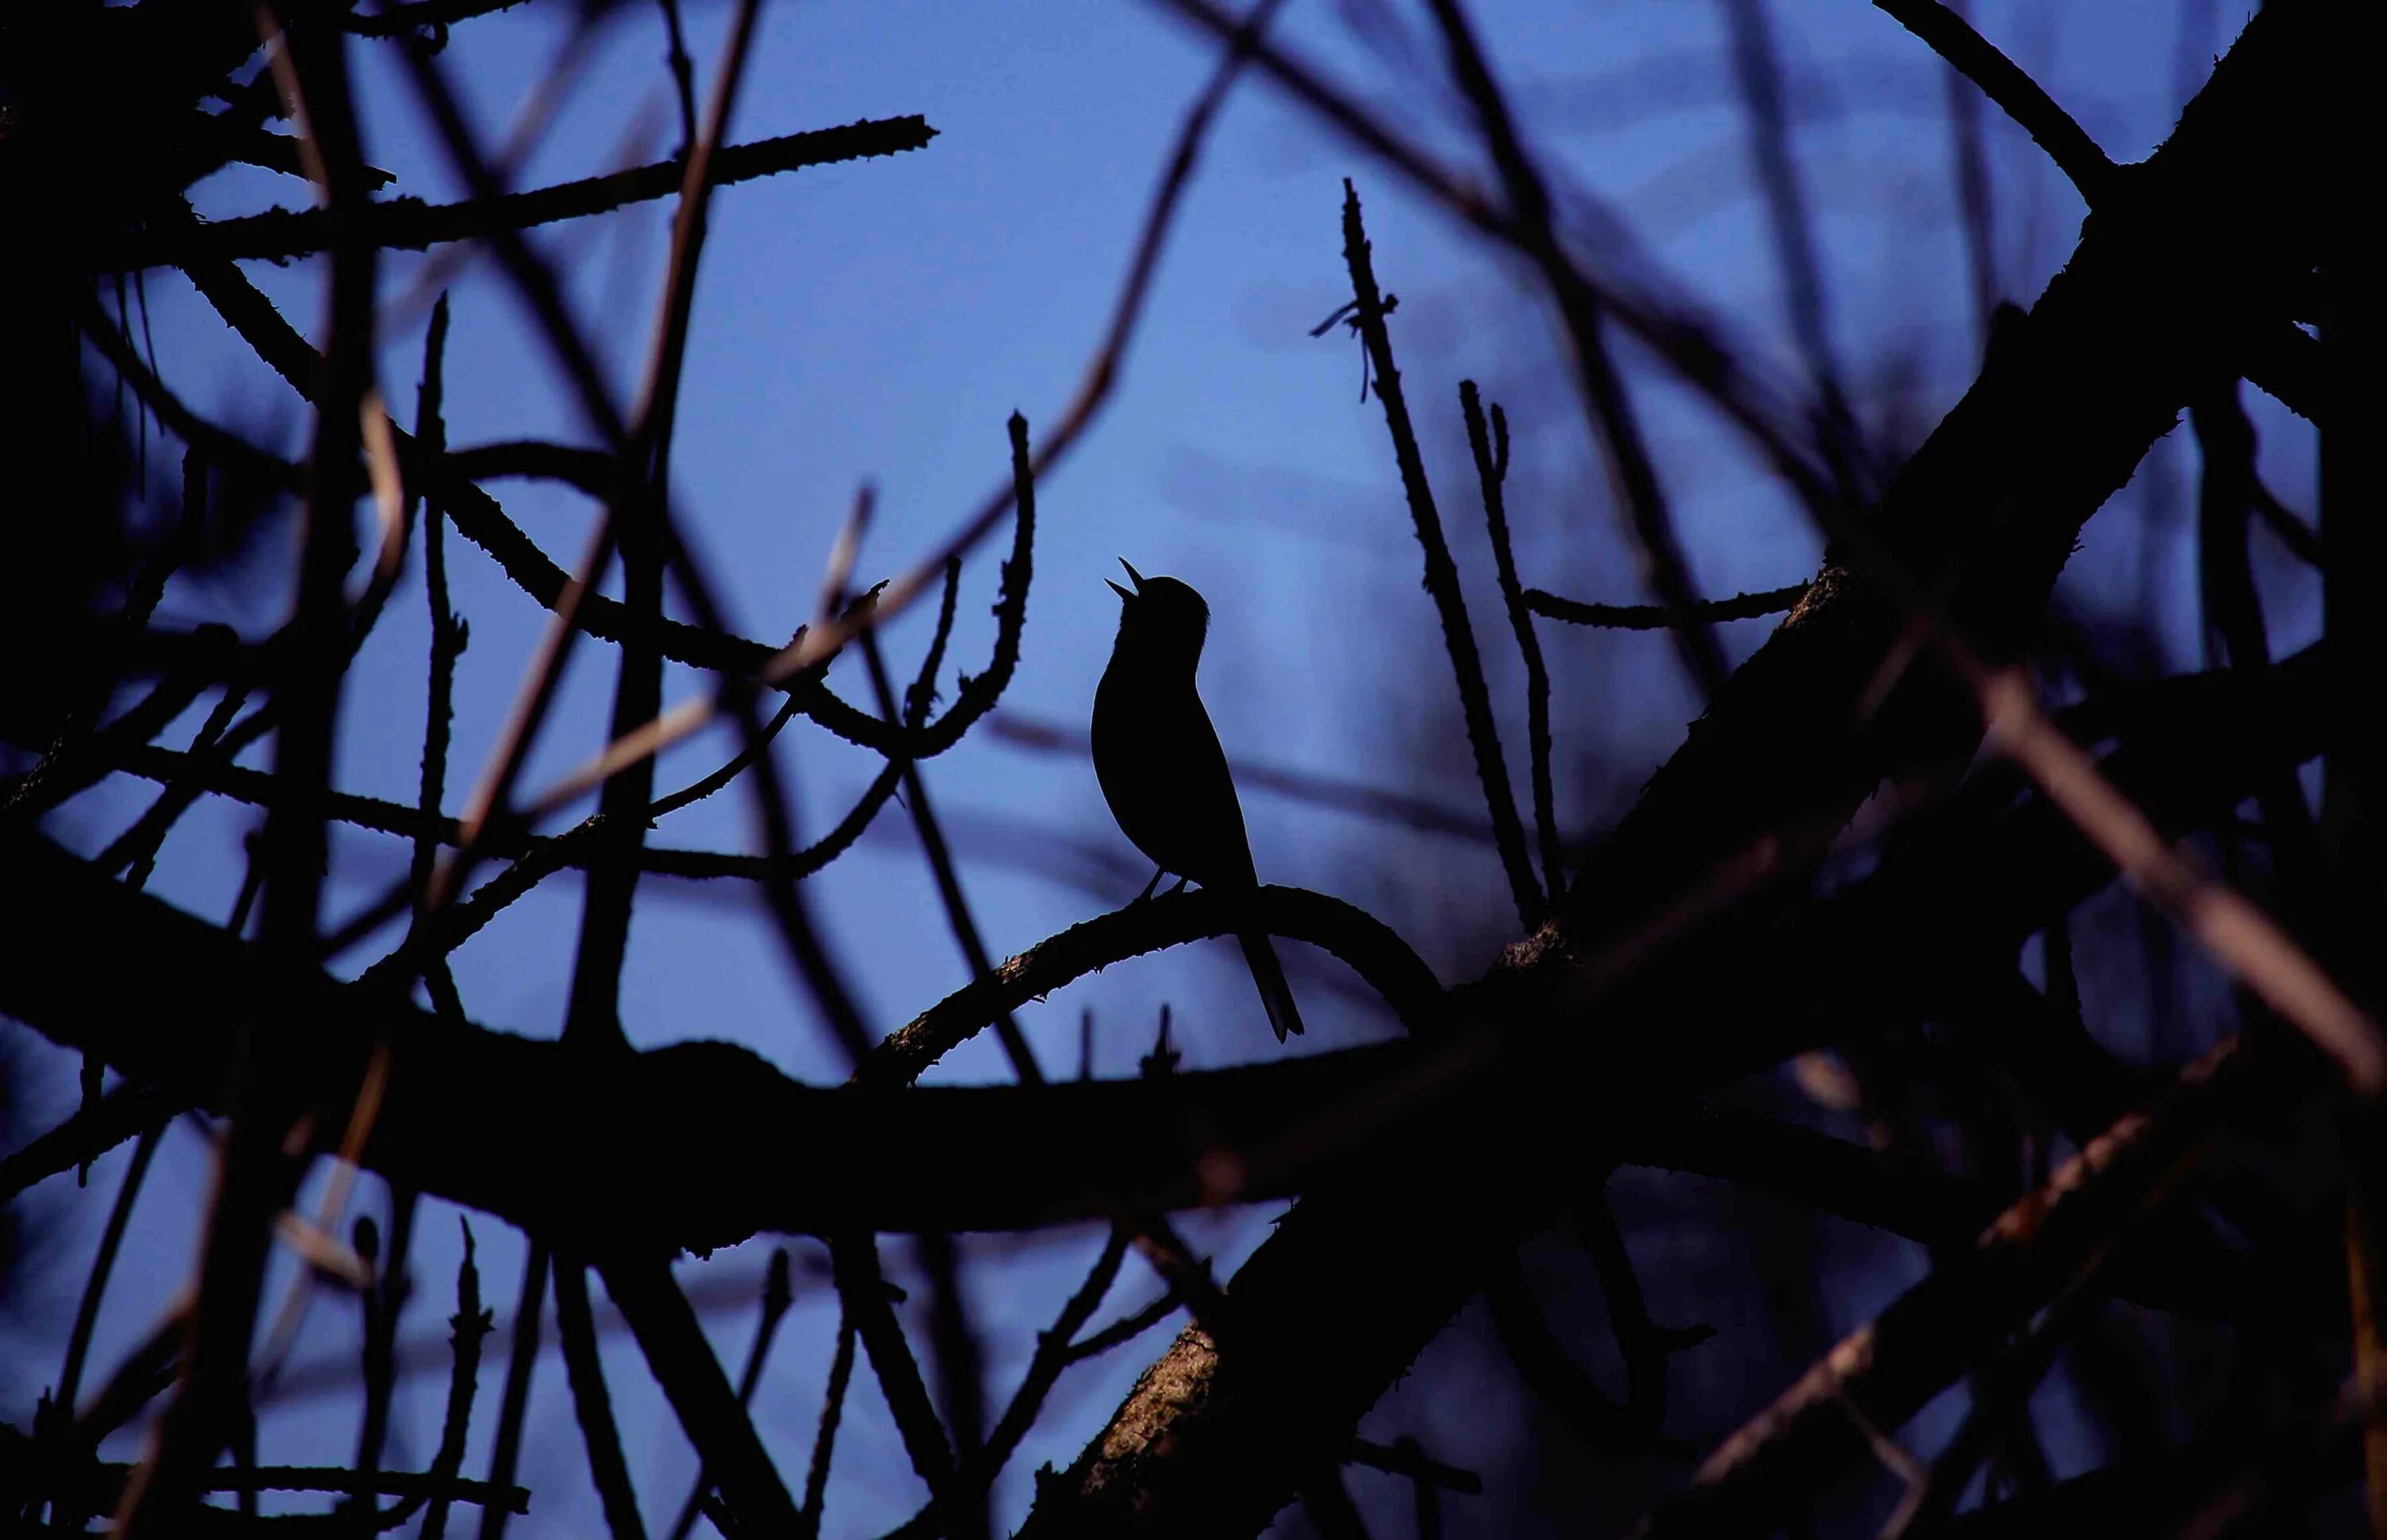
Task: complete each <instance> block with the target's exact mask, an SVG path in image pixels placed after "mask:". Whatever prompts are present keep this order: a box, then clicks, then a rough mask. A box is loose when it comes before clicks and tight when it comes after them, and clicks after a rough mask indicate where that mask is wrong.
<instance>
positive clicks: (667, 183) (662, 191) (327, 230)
mask: <svg viewBox="0 0 2387 1540" xmlns="http://www.w3.org/2000/svg"><path fill="white" fill-rule="evenodd" d="M936 136H937V131H936V130H935V129H932V128H930V127H929V126H928V120H927V119H925V118H921V117H919V116H917V115H916V114H915V115H912V116H909V117H903V118H876V119H865V120H862V121H860V122H854V123H848V124H846V125H844V126H843V127H841V128H831V129H815V130H813V131H812V132H810V133H789V134H784V135H781V136H780V137H778V138H776V139H764V140H759V141H757V142H756V143H754V144H751V145H730V146H728V147H726V148H725V149H722V150H720V151H717V152H716V153H715V154H714V158H713V175H712V181H713V184H714V186H716V187H723V186H727V185H728V184H729V183H734V182H751V181H752V180H753V179H755V178H757V177H765V176H777V174H779V173H780V172H782V171H792V170H801V169H802V168H803V167H806V166H827V165H834V164H836V163H837V162H839V161H841V160H862V159H866V158H872V157H877V156H884V155H901V154H903V152H904V151H906V150H916V149H924V148H926V147H927V146H928V141H929V140H931V139H934V138H935V137H936ZM680 177H681V163H680V161H679V159H678V158H676V157H675V158H672V159H669V160H658V161H656V162H654V163H653V164H651V165H647V166H637V167H633V168H632V169H630V170H626V171H614V172H613V173H612V174H610V175H606V176H592V177H588V178H586V179H584V180H582V181H579V182H566V183H559V184H557V185H555V186H552V187H538V188H534V189H532V190H531V191H529V192H523V193H506V194H501V195H499V196H496V197H489V198H468V199H466V200H465V201H463V202H461V203H425V202H423V200H422V199H420V198H411V197H398V198H390V199H387V200H385V201H383V202H378V203H370V204H367V205H365V207H364V211H363V214H362V217H361V218H360V220H359V221H358V223H359V226H360V233H361V234H362V237H363V238H364V239H365V240H366V241H367V242H369V243H370V244H372V245H373V246H379V247H381V248H382V249H384V250H385V251H423V250H427V249H428V248H430V247H432V246H437V245H439V244H440V243H441V242H443V241H473V240H480V239H483V238H485V237H486V236H488V235H491V234H496V233H497V232H499V231H500V230H527V229H530V228H531V227H532V226H534V225H541V224H551V223H553V222H554V221H558V220H576V219H586V218H587V217H588V216H590V215H592V214H603V213H607V212H610V211H612V210H613V209H616V208H624V207H625V206H626V205H629V204H633V203H645V202H650V201H652V200H653V199H656V198H661V197H669V196H672V195H673V194H675V193H676V192H678V191H679V188H680ZM330 239H331V227H330V225H329V223H328V222H327V221H326V217H325V215H324V213H323V211H322V210H321V209H317V208H308V209H288V208H273V209H269V210H267V211H266V212H264V213H261V214H249V215H245V216H243V217H241V218H239V219H232V220H219V221H215V222H213V223H208V224H198V225H192V226H185V227H183V228H180V229H177V228H175V227H173V226H171V225H169V226H165V227H162V228H160V227H151V228H149V229H146V230H144V231H141V232H138V233H136V234H130V235H126V236H124V237H122V238H120V240H118V241H116V242H114V243H113V244H111V245H107V246H102V247H101V248H100V249H99V250H98V251H97V252H96V253H95V254H94V255H93V258H92V271H95V272H129V271H133V269H136V268H153V267H183V266H185V265H187V264H189V263H191V262H194V261H235V260H237V261H251V260H258V259H263V260H266V261H271V262H287V261H289V260H291V259H293V258H297V257H306V256H309V255H312V254H313V253H315V252H319V251H322V250H323V249H324V248H325V246H327V245H328V244H329V242H330Z"/></svg>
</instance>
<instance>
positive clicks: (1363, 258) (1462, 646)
mask: <svg viewBox="0 0 2387 1540" xmlns="http://www.w3.org/2000/svg"><path fill="white" fill-rule="evenodd" d="M1343 259H1344V260H1345V263H1347V264H1348V265H1349V267H1350V270H1351V292H1352V295H1353V297H1354V298H1355V299H1356V301H1357V302H1358V316H1357V319H1358V323H1359V335H1360V336H1361V338H1363V339H1364V340H1365V341H1366V343H1367V346H1368V356H1369V357H1370V359H1372V360H1374V361H1375V372H1376V399H1377V400H1378V401H1379V402H1381V403H1382V404H1383V409H1384V425H1385V427H1386V428H1387V429H1388V430H1390V432H1391V434H1392V438H1393V454H1394V458H1395V459H1396V460H1397V461H1399V463H1400V471H1401V489H1402V491H1403V492H1405V493H1406V494H1407V495H1408V505H1409V521H1410V524H1412V525H1413V526H1414V528H1415V529H1416V532H1417V537H1418V544H1419V546H1420V547H1421V548H1422V549H1423V550H1424V552H1425V588H1426V592H1427V593H1429V594H1431V595H1432V596H1433V607H1434V612H1435V613H1436V614H1437V615H1438V616H1439V617H1440V618H1441V621H1442V639H1443V645H1444V647H1445V648H1446V650H1448V652H1449V654H1450V667H1451V672H1452V673H1454V674H1455V675H1458V679H1459V708H1460V711H1461V713H1462V714H1464V716H1465V717H1466V719H1467V741H1468V744H1469V746H1470V747H1471V748H1472V749H1473V750H1474V751H1475V775H1476V778H1477V779H1478V780H1479V781H1480V782H1481V783H1482V784H1483V787H1484V805H1485V806H1486V807H1487V808H1488V809H1489V810H1490V812H1491V814H1492V831H1493V839H1494V842H1495V844H1497V846H1498V848H1499V851H1500V865H1501V867H1502V868H1503V870H1505V871H1506V872H1507V873H1508V877H1509V898H1510V900H1511V901H1512V902H1513V903H1515V904H1516V906H1517V914H1518V915H1519V916H1520V917H1521V918H1522V920H1523V921H1524V923H1525V928H1526V929H1528V930H1530V929H1532V928H1534V927H1535V926H1537V925H1539V924H1540V923H1541V922H1542V915H1544V914H1545V913H1546V912H1547V910H1548V907H1549V899H1548V895H1547V893H1545V892H1544V891H1543V890H1542V886H1541V884H1540V882H1538V881H1537V880H1536V879H1535V877H1534V863H1533V858H1532V857H1531V856H1530V855H1528V854H1527V853H1526V851H1525V833H1524V829H1523V827H1522V825H1521V824H1520V823H1519V822H1518V819H1517V797H1516V793H1515V791H1514V790H1512V789H1510V787H1509V767H1508V764H1507V763H1506V761H1505V760H1504V759H1503V758H1502V757H1501V753H1500V730H1499V727H1498V726H1497V724H1496V723H1495V722H1494V721H1493V718H1492V701H1491V697H1490V693H1489V691H1487V690H1486V688H1484V660H1483V657H1482V655H1481V654H1479V653H1478V652H1477V651H1476V650H1475V633H1474V630H1473V629H1472V628H1471V626H1470V625H1468V620H1467V598H1466V596H1465V595H1464V594H1462V593H1461V592H1460V591H1459V568H1458V567H1457V565H1456V564H1454V563H1453V562H1452V561H1451V559H1450V544H1449V542H1448V541H1447V540H1446V539H1445V538H1444V537H1443V533H1442V516H1441V514H1440V513H1438V512H1436V511H1435V510H1434V505H1433V485H1432V484H1431V483H1430V482H1428V481H1427V479H1426V473H1425V460H1424V457H1423V456H1422V455H1421V454H1420V453H1419V451H1418V442H1417V430H1416V429H1415V428H1414V427H1413V426H1412V425H1411V424H1410V422H1409V411H1408V400H1407V398H1406V397H1405V396H1404V395H1403V394H1402V390H1401V372H1400V369H1399V367H1398V366H1397V365H1396V364H1395V363H1394V361H1393V343H1392V337H1391V335H1390V334H1389V333H1388V332H1387V331H1386V330H1385V327H1384V301H1383V294H1382V292H1381V291H1380V290H1379V289H1378V288H1377V286H1376V272H1375V267H1374V264H1373V263H1372V262H1371V261H1370V259H1369V246H1368V232H1367V227H1366V226H1365V225H1364V224H1362V223H1361V222H1360V217H1359V194H1358V190H1357V189H1355V188H1354V187H1353V186H1352V185H1351V181H1350V179H1349V178H1348V177H1345V179H1344V182H1343Z"/></svg>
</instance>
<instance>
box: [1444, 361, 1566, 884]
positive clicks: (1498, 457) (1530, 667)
mask: <svg viewBox="0 0 2387 1540" xmlns="http://www.w3.org/2000/svg"><path fill="white" fill-rule="evenodd" d="M1459 407H1460V409H1461V410H1463V411H1464V412H1465V413H1466V416H1467V443H1468V448H1470V449H1471V450H1472V451H1473V453H1474V456H1475V479H1476V482H1477V484H1478V485H1479V486H1482V487H1483V489H1484V524H1485V525H1486V527H1487V528H1488V529H1489V530H1490V532H1491V536H1492V560H1493V563H1494V566H1495V568H1496V569H1497V572H1498V574H1499V578H1500V598H1501V600H1502V601H1503V602H1504V603H1505V604H1506V605H1507V606H1508V611H1509V630H1510V631H1512V632H1514V633H1515V634H1516V637H1517V654H1518V656H1519V657H1520V658H1522V660H1523V661H1524V664H1525V737H1526V744H1527V748H1526V752H1527V754H1528V755H1529V757H1530V758H1531V760H1532V762H1533V787H1534V827H1535V831H1536V832H1537V833H1538V834H1539V836H1540V838H1541V851H1542V890H1543V891H1544V892H1545V893H1549V894H1557V893H1560V892H1563V891H1564V890H1566V852H1565V850H1564V848H1563V844H1562V842H1561V841H1560V838H1559V824H1558V813H1557V811H1556V809H1555V807H1554V806H1553V803H1554V801H1555V799H1554V797H1553V795H1552V792H1551V789H1550V671H1549V668H1548V666H1547V664H1545V663H1543V662H1542V644H1541V639H1540V638H1539V637H1536V636H1535V634H1534V619H1533V616H1532V614H1531V613H1529V612H1527V610H1526V608H1525V598H1524V594H1523V591H1522V589H1521V588H1520V587H1518V584H1517V558H1516V555H1515V553H1514V552H1513V551H1512V550H1511V549H1509V505H1508V499H1507V495H1506V493H1505V492H1504V490H1503V486H1504V484H1505V483H1506V482H1507V480H1508V477H1509V418H1508V414H1507V413H1505V412H1503V411H1502V410H1500V404H1499V403H1498V402H1497V401H1495V402H1494V403H1492V431H1491V434H1490V435H1489V436H1488V437H1487V436H1486V435H1485V433H1484V407H1483V403H1482V401H1481V399H1480V398H1478V396H1477V394H1476V390H1475V382H1474V381H1472V380H1461V381H1460V382H1459Z"/></svg>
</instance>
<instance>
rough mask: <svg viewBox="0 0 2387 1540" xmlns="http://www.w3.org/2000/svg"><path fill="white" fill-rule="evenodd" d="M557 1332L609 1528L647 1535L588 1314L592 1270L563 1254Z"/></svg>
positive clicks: (558, 1263)
mask: <svg viewBox="0 0 2387 1540" xmlns="http://www.w3.org/2000/svg"><path fill="white" fill-rule="evenodd" d="M555 1333H556V1336H557V1338H558V1340H559V1341H561V1342H562V1345H563V1369H564V1378H565V1379H566V1380H567V1381H569V1382H571V1385H572V1405H573V1408H574V1410H575V1412H576V1413H577V1414H578V1416H579V1420H580V1437H581V1442H582V1443H583V1444H585V1445H587V1449H588V1474H589V1477H590V1480H591V1481H592V1482H593V1483H595V1485H596V1487H597V1498H598V1501H599V1503H600V1505H602V1507H603V1508H604V1512H605V1527H606V1529H607V1530H608V1531H610V1532H611V1533H612V1534H613V1540H644V1537H645V1535H646V1533H647V1528H646V1524H645V1522H644V1521H642V1520H640V1518H639V1517H638V1493H637V1492H636V1491H634V1490H633V1489H632V1488H631V1485H630V1468H629V1464H628V1462H627V1461H625V1459H624V1458H622V1434H621V1430H620V1429H619V1428H618V1427H617V1426H616V1425H615V1423H614V1420H613V1396H612V1395H611V1394H610V1393H609V1392H608V1391H607V1390H606V1388H605V1367H604V1365H603V1364H602V1363H601V1362H600V1361H599V1359H598V1357H597V1332H596V1328H595V1327H594V1326H593V1325H592V1324H591V1322H590V1319H589V1315H588V1270H587V1267H586V1266H585V1265H584V1264H582V1263H581V1262H579V1261H578V1260H576V1259H575V1258H571V1257H566V1256H557V1257H556V1258H555Z"/></svg>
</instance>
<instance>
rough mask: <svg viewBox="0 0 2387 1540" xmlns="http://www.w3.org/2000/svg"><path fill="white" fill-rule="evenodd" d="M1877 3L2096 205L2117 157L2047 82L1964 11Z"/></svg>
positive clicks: (1900, 1)
mask: <svg viewBox="0 0 2387 1540" xmlns="http://www.w3.org/2000/svg"><path fill="white" fill-rule="evenodd" d="M1873 3H1874V5H1875V6H1876V7H1878V8H1879V9H1881V10H1883V11H1886V12H1888V14H1889V15H1890V16H1891V17H1892V18H1893V19H1896V20H1897V22H1898V24H1899V25H1900V26H1901V27H1904V28H1905V29H1906V30H1907V31H1908V32H1913V34H1914V35H1915V36H1916V37H1919V38H1921V39H1922V40H1923V42H1924V43H1925V44H1926V46H1928V47H1929V48H1930V49H1931V51H1932V52H1933V53H1935V54H1938V55H1939V57H1941V58H1943V59H1946V60H1947V61H1948V64H1949V67H1950V68H1951V69H1954V70H1955V71H1956V72H1957V73H1958V74H1960V75H1962V76H1964V78H1965V79H1966V80H1968V81H1971V82H1973V83H1974V84H1975V85H1977V86H1979V87H1980V88H1981V95H1985V96H1987V97H1988V98H1989V100H1991V101H1993V102H1995V103H1997V104H1998V110H2000V111H2001V112H2003V113H2004V114H2005V115H2006V116H2007V117H2009V118H2011V119H2013V120H2014V123H2015V124H2016V126H2018V127H2019V128H2021V130H2022V131H2023V132H2024V133H2027V134H2029V135H2030V136H2031V138H2032V139H2033V140H2034V141H2036V142H2037V144H2038V145H2039V147H2040V149H2042V150H2045V151H2046V152H2047V158H2049V159H2050V160H2052V161H2054V162H2055V165H2056V169H2057V170H2061V171H2062V172H2063V173H2064V174H2065V176H2066V177H2068V178H2070V179H2071V182H2072V185H2074V186H2075V187H2078V189H2080V196H2081V197H2082V198H2083V199H2084V200H2086V201H2087V202H2088V203H2090V205H2092V206H2093V205H2094V204H2095V203H2096V202H2097V200H2098V199H2099V198H2100V197H2102V196H2104V195H2105V194H2107V193H2109V192H2111V191H2112V190H2113V183H2114V175H2115V170H2117V168H2116V167H2115V164H2114V161H2113V158H2112V157H2110V156H2108V155H2107V154H2106V153H2105V152H2104V150H2103V149H2102V148H2100V147H2099V145H2098V144H2097V141H2095V140H2094V139H2091V138H2090V137H2089V131H2088V130H2086V129H2084V128H2082V127H2081V126H2080V124H2079V123H2078V121H2077V120H2075V119H2074V118H2073V116H2072V114H2070V113H2068V112H2066V111H2065V110H2064V108H2063V107H2060V106H2058V105H2057V104H2056V100H2055V98H2054V97H2052V96H2051V95H2048V94H2047V88H2046V87H2045V86H2042V85H2040V83H2039V82H2037V81H2035V80H2032V79H2031V78H2030V75H2029V74H2028V72H2027V71H2026V70H2025V69H2023V68H2022V67H2021V66H2020V65H2018V64H2016V63H2014V60H2012V59H2010V58H2008V57H2005V55H2003V54H2002V53H2000V52H1999V51H1998V49H1997V46H1996V44H1992V43H1990V42H1989V40H1988V39H1987V38H1985V37H1983V36H1982V35H1981V34H1980V33H1978V32H1975V31H1973V28H1972V25H1971V24H1970V23H1969V22H1967V21H1966V20H1965V19H1964V18H1963V17H1961V16H1959V15H1957V14H1956V13H1955V12H1954V11H1952V10H1950V9H1949V8H1948V7H1947V6H1943V5H1940V4H1939V0H1873Z"/></svg>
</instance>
